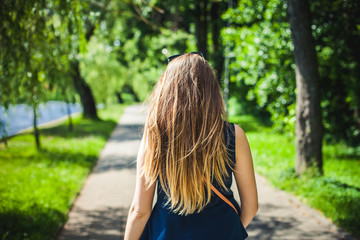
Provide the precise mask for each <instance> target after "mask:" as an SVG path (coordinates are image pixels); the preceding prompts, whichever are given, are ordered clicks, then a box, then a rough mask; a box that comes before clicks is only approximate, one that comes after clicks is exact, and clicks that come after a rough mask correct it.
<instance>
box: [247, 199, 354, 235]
mask: <svg viewBox="0 0 360 240" xmlns="http://www.w3.org/2000/svg"><path fill="white" fill-rule="evenodd" d="M260 211H261V212H260ZM284 211H286V209H285V208H284V209H281V208H279V206H278V205H276V204H262V205H261V206H260V210H259V214H257V215H256V216H255V218H254V219H253V221H252V222H251V223H250V225H249V226H248V228H247V229H246V230H247V232H248V234H249V239H262V240H274V239H277V240H278V239H284V240H285V239H287V240H288V239H293V240H298V239H304V240H307V239H309V240H310V239H318V240H325V239H326V240H336V239H347V238H345V237H342V236H338V235H337V234H335V233H334V232H332V231H331V230H330V229H327V228H324V226H321V227H320V225H319V223H318V222H314V221H313V219H312V222H306V221H304V219H301V218H299V216H298V215H297V214H295V215H291V214H286V213H285V212H284ZM282 212H283V213H282ZM294 213H295V212H294ZM306 218H308V219H309V220H310V218H309V216H307V217H306ZM317 225H318V226H319V227H316V226H317Z"/></svg>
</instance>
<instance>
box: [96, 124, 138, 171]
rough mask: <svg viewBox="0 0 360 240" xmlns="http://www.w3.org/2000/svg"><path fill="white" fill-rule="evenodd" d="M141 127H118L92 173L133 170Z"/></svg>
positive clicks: (125, 125)
mask: <svg viewBox="0 0 360 240" xmlns="http://www.w3.org/2000/svg"><path fill="white" fill-rule="evenodd" d="M143 127H144V125H142V124H134V125H130V124H120V125H118V126H117V127H116V129H115V130H114V132H113V134H112V136H111V138H110V140H109V141H108V142H107V145H106V146H105V148H104V151H103V153H102V154H101V156H100V160H99V162H98V164H97V166H96V167H95V169H94V173H102V172H105V171H110V170H122V169H135V168H136V158H137V153H138V150H139V146H140V140H141V137H142V133H143Z"/></svg>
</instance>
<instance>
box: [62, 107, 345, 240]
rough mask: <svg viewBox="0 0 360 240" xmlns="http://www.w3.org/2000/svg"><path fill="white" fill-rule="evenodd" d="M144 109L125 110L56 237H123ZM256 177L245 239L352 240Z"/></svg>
mask: <svg viewBox="0 0 360 240" xmlns="http://www.w3.org/2000/svg"><path fill="white" fill-rule="evenodd" d="M143 110H144V109H143V108H142V107H141V106H139V105H138V106H130V107H127V108H126V109H125V112H124V114H123V115H122V117H121V119H120V120H119V124H118V126H117V127H116V129H115V131H114V132H113V134H112V135H111V138H110V139H109V141H108V142H107V144H106V146H105V148H104V149H103V151H102V153H101V156H100V159H99V161H98V164H97V166H96V167H95V169H94V171H93V172H92V174H91V175H90V176H89V177H88V179H87V181H86V182H85V184H84V186H83V189H82V190H81V193H80V195H79V197H78V199H77V200H76V202H75V204H74V207H73V209H72V210H71V212H70V213H69V220H68V222H67V223H66V225H65V226H64V229H63V231H62V232H61V233H60V235H59V238H58V239H59V240H65V239H66V240H77V239H91V240H95V239H102V240H108V239H109V240H110V239H123V235H124V228H125V223H126V218H127V213H128V209H129V207H130V204H131V200H132V197H133V193H134V188H135V160H136V156H137V151H138V148H139V145H140V138H141V134H142V131H141V130H142V129H143V124H144V121H145V117H146V112H144V111H143ZM256 181H257V185H258V191H259V203H260V207H259V212H258V214H257V215H256V217H255V219H254V221H253V222H252V223H251V224H250V226H249V227H248V229H247V231H248V234H249V238H248V239H260V240H270V239H277V240H278V239H289V240H290V239H294V240H295V239H296V240H300V239H316V240H317V239H320V240H322V239H324V240H325V239H326V240H331V239H352V238H351V237H350V236H347V235H346V233H344V232H342V231H341V230H338V229H337V228H336V227H334V226H333V225H332V224H331V223H330V222H329V220H327V219H325V218H324V217H322V216H321V215H320V214H318V213H317V212H316V211H315V210H312V209H310V208H309V207H306V206H305V205H303V204H301V203H300V202H299V201H298V200H297V199H296V198H294V197H291V196H289V195H288V194H286V193H284V192H282V191H279V190H276V189H274V188H273V187H271V186H270V185H269V184H268V183H267V182H266V180H265V179H264V178H263V177H261V176H258V175H257V176H256ZM234 187H235V184H233V190H234V194H235V196H238V194H237V190H236V189H235V188H234ZM237 198H238V197H237ZM237 200H238V199H237Z"/></svg>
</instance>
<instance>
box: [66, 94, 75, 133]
mask: <svg viewBox="0 0 360 240" xmlns="http://www.w3.org/2000/svg"><path fill="white" fill-rule="evenodd" d="M65 102H66V110H67V115H68V119H69V125H68V126H69V132H72V130H73V129H74V127H73V122H72V117H71V109H70V103H69V101H68V100H65Z"/></svg>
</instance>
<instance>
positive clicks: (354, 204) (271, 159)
mask: <svg viewBox="0 0 360 240" xmlns="http://www.w3.org/2000/svg"><path fill="white" fill-rule="evenodd" d="M230 121H232V122H234V123H238V124H239V125H240V126H242V128H243V129H244V131H245V132H246V135H247V137H248V140H249V143H250V147H251V151H252V155H253V159H254V166H255V171H256V172H258V173H260V174H261V175H263V176H265V177H267V179H268V180H269V181H270V182H271V183H272V184H273V185H274V186H276V187H278V188H280V189H283V190H286V191H289V192H291V193H293V194H295V195H297V196H299V197H300V199H301V200H302V201H304V202H305V203H307V204H309V205H310V206H312V207H314V208H317V209H319V210H320V211H322V212H323V214H324V215H325V216H326V217H328V218H330V219H332V221H333V222H334V223H336V224H337V225H339V226H341V227H342V228H344V229H346V230H347V231H349V232H351V233H353V234H354V235H355V236H360V147H358V148H352V147H348V146H345V145H342V144H336V145H327V144H324V145H323V161H324V167H323V170H324V175H323V176H320V177H311V176H310V174H304V176H301V177H299V176H297V175H296V173H295V140H294V137H289V136H285V135H282V134H279V133H276V132H274V131H272V129H271V128H268V127H264V126H262V125H261V124H260V123H259V122H258V121H257V120H256V119H254V118H252V117H249V116H237V117H232V118H230Z"/></svg>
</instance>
